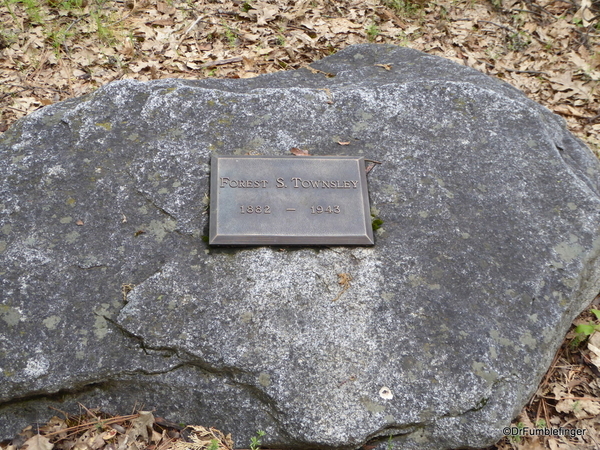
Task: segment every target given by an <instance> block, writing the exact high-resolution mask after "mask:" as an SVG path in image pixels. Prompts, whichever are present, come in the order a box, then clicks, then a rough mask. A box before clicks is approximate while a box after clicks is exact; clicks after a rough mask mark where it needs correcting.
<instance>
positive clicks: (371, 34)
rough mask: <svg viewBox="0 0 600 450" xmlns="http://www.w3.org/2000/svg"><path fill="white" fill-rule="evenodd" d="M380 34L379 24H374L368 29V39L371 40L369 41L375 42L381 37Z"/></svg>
mask: <svg viewBox="0 0 600 450" xmlns="http://www.w3.org/2000/svg"><path fill="white" fill-rule="evenodd" d="M379 33H380V31H379V27H378V26H377V24H375V23H372V24H371V25H369V26H368V27H367V39H369V41H371V42H373V41H374V40H375V38H376V37H377V36H379Z"/></svg>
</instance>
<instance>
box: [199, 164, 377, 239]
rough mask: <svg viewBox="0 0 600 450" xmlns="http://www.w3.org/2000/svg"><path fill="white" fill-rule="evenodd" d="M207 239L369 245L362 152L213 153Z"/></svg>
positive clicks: (367, 198)
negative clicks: (266, 154)
mask: <svg viewBox="0 0 600 450" xmlns="http://www.w3.org/2000/svg"><path fill="white" fill-rule="evenodd" d="M210 170H211V176H210V178H211V182H210V184H211V185H210V209H209V211H210V228H209V231H210V232H209V244H210V245H280V244H284V245H373V243H374V241H373V230H372V226H371V214H370V208H369V195H368V192H367V179H366V172H365V163H364V159H363V158H361V157H356V156H310V157H296V156H249V155H245V156H213V158H212V160H211V168H210Z"/></svg>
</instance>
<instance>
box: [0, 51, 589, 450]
mask: <svg viewBox="0 0 600 450" xmlns="http://www.w3.org/2000/svg"><path fill="white" fill-rule="evenodd" d="M376 64H391V70H389V71H388V70H385V68H383V67H381V66H376ZM313 67H315V68H316V69H319V70H320V71H322V72H328V73H331V74H335V76H334V77H327V76H325V75H324V74H323V73H311V72H309V71H308V70H298V71H295V72H286V73H279V74H275V75H269V76H262V77H258V78H255V79H250V80H198V81H184V80H159V81H155V82H149V83H139V82H134V81H119V82H115V83H111V84H109V85H107V86H105V87H103V88H101V89H99V90H98V91H97V92H95V93H93V94H91V95H87V96H85V97H82V98H77V99H73V100H69V101H65V102H62V103H59V104H56V105H52V106H49V107H46V108H44V109H42V110H40V111H37V112H35V113H34V114H31V115H30V116H28V117H26V118H24V119H23V120H21V121H19V122H18V123H17V124H15V125H14V126H13V127H12V128H11V129H10V130H9V131H8V132H7V133H5V135H4V136H3V137H2V140H1V141H0V154H1V156H2V157H1V159H0V183H1V184H0V283H1V287H0V290H1V294H0V295H1V297H0V437H1V438H6V437H11V436H12V435H13V434H14V433H15V432H16V431H18V429H19V427H22V426H25V425H26V424H28V423H29V422H32V421H44V420H47V419H48V418H49V417H50V416H51V415H52V414H53V413H52V411H49V410H48V409H47V407H48V406H49V405H54V406H58V407H59V408H60V409H62V410H65V409H71V410H72V409H75V410H76V409H77V406H76V403H75V402H76V401H80V402H83V403H84V404H86V405H87V406H89V407H102V408H104V409H106V410H108V411H113V412H117V411H120V412H123V411H130V410H131V408H132V407H133V406H134V405H137V406H138V408H146V409H148V408H157V410H158V413H160V414H161V415H163V416H165V417H167V418H168V419H171V420H173V421H176V422H187V423H198V424H203V425H210V426H216V427H219V428H221V429H222V430H223V431H225V432H231V433H233V434H234V438H235V439H236V442H237V444H238V446H247V442H248V439H249V437H250V436H251V435H253V434H254V433H255V432H256V430H257V429H264V430H265V431H266V432H267V435H266V437H265V439H264V442H265V443H268V444H270V445H271V446H274V447H284V446H288V447H293V446H296V447H299V446H305V445H308V446H311V447H313V448H314V447H323V448H325V447H331V448H336V447H345V448H353V447H358V446H360V445H361V444H363V443H365V442H366V441H369V440H374V439H377V438H378V437H382V438H387V437H388V436H389V435H393V436H395V437H396V440H395V441H394V442H395V446H396V448H402V449H417V448H418V449H444V448H455V447H459V446H474V447H478V446H484V445H489V444H491V443H493V442H495V441H496V440H498V439H499V438H500V437H501V430H502V427H504V426H506V425H507V424H508V423H509V422H510V420H511V419H512V418H513V417H514V416H515V415H516V414H517V413H518V412H519V410H520V409H521V407H522V406H523V404H524V403H525V402H526V401H527V400H528V398H529V397H530V395H531V394H532V393H533V392H534V391H535V389H536V387H537V384H538V382H539V381H540V379H541V377H542V375H543V374H544V372H545V370H546V368H547V367H548V365H549V364H550V362H551V360H552V357H553V355H554V353H555V351H556V349H557V348H558V346H559V345H560V343H561V342H562V340H563V337H564V333H565V332H566V330H567V329H568V326H569V324H570V322H571V321H572V319H573V318H574V317H575V316H576V315H577V314H578V313H579V312H580V311H581V310H582V309H583V308H584V307H585V305H586V304H587V303H589V302H590V301H591V300H592V299H593V297H594V295H595V294H597V293H598V291H599V290H600V264H599V260H598V254H599V252H600V168H599V164H598V161H597V160H596V159H595V158H594V156H593V155H592V154H591V152H590V151H589V150H588V149H587V148H585V146H584V145H583V144H582V143H581V142H579V141H578V140H576V139H575V138H573V137H572V136H571V135H570V134H569V133H568V132H567V131H566V129H565V125H564V123H563V121H562V119H560V118H559V117H557V116H555V115H553V114H551V113H550V112H549V111H548V110H546V109H545V108H543V107H541V106H539V105H537V104H535V103H534V102H532V101H530V100H528V99H527V98H525V97H524V96H523V95H522V94H521V93H520V92H519V91H517V90H515V89H514V88H512V87H510V86H508V85H507V84H504V83H502V82H499V81H497V80H494V79H491V78H489V77H487V76H485V75H483V74H481V73H479V72H476V71H474V70H471V69H469V68H466V67H462V66H458V65H456V64H454V63H451V62H449V61H446V60H444V59H440V58H437V57H432V56H428V55H425V54H423V53H419V52H417V51H413V50H409V49H405V48H398V47H393V46H374V45H363V46H354V47H350V48H348V49H346V50H344V51H342V52H340V53H338V54H336V55H334V56H331V57H328V58H326V59H324V60H322V61H320V62H318V63H316V64H314V65H313ZM338 141H348V142H350V145H347V146H341V145H339V144H338ZM292 147H301V148H306V149H309V150H310V152H311V153H312V154H315V155H345V154H351V155H364V156H365V157H366V158H369V159H372V160H377V161H380V162H381V164H380V165H377V166H376V167H375V168H374V169H373V170H372V171H371V172H370V173H369V175H368V181H369V190H370V197H371V204H372V209H373V214H374V215H375V216H377V217H378V218H380V219H381V220H382V221H383V226H382V227H381V228H380V229H379V230H378V231H377V233H376V244H375V246H374V247H372V248H347V247H332V248H288V249H283V250H281V249H279V248H268V247H265V248H247V249H219V248H208V247H207V245H206V244H205V242H204V241H203V239H202V238H203V236H205V235H207V234H208V229H207V227H208V225H207V224H208V211H207V210H206V205H207V195H208V194H209V192H208V188H209V186H208V179H209V171H210V167H209V161H210V155H211V153H217V154H244V153H247V152H250V151H256V152H259V153H261V154H266V155H276V154H289V153H288V151H289V149H290V148H292ZM342 273H345V274H349V275H350V276H351V277H352V281H351V285H350V288H349V289H348V290H346V291H345V292H343V294H342V295H341V296H340V297H339V299H338V300H336V301H333V300H334V299H335V298H336V297H337V296H338V294H339V293H340V291H341V289H342V287H341V286H340V285H339V284H338V280H339V278H338V274H342ZM131 288H132V289H131ZM130 289H131V290H130ZM382 388H388V389H389V390H390V391H391V394H392V395H393V397H392V398H389V397H390V395H382V394H381V393H382V391H381V390H382Z"/></svg>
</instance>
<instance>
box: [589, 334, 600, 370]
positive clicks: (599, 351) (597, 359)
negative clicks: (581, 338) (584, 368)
mask: <svg viewBox="0 0 600 450" xmlns="http://www.w3.org/2000/svg"><path fill="white" fill-rule="evenodd" d="M588 350H589V351H590V360H591V361H592V364H594V365H595V366H596V367H597V368H598V369H600V332H598V331H595V332H594V333H593V334H592V335H591V336H590V338H589V340H588Z"/></svg>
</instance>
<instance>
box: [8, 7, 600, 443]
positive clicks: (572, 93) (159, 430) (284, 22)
mask: <svg viewBox="0 0 600 450" xmlns="http://www.w3.org/2000/svg"><path fill="white" fill-rule="evenodd" d="M365 42H376V43H392V44H396V45H403V46H406V47H410V48H414V49H417V50H422V51H424V52H426V53H429V54H433V55H439V56H443V57H446V58H448V59H451V60H453V61H455V62H458V63H459V64H464V65H467V66H470V67H473V68H475V69H477V70H480V71H481V72H484V73H487V74H489V75H491V76H494V77H497V78H500V79H502V80H504V81H506V82H508V83H510V84H512V85H513V86H515V87H517V88H518V89H520V90H522V91H523V92H525V94H526V95H528V96H529V97H530V98H531V99H533V100H535V101H537V102H539V103H541V104H543V105H545V106H546V107H548V108H549V109H550V110H552V111H554V112H555V113H557V114H560V115H561V116H563V117H564V118H565V120H566V121H567V124H568V127H569V129H570V130H571V131H572V132H573V133H574V134H575V135H577V136H578V137H579V138H580V139H582V140H583V141H585V142H586V143H587V144H588V146H589V147H590V148H591V149H592V151H594V152H595V153H596V155H598V156H600V95H599V90H600V1H599V0H540V1H535V0H491V1H485V0H440V1H435V2H428V1H427V0H348V1H344V2H336V1H332V0H299V1H291V0H221V1H220V0H204V1H192V0H189V1H185V2H184V1H178V0H167V1H159V0H118V1H106V0H23V1H18V0H0V133H3V132H4V131H6V130H7V129H8V128H9V127H10V126H11V125H12V124H13V123H14V122H15V121H16V120H17V119H19V118H20V117H23V116H25V115H26V114H29V113H30V112H32V111H34V110H36V109H39V108H43V107H44V106H47V105H50V104H52V103H56V102H58V101H61V100H65V99H67V98H72V97H76V96H80V95H84V94H87V93H89V92H92V91H94V90H95V89H97V88H98V87H100V86H102V85H104V84H106V83H108V82H110V81H114V80H117V79H124V78H130V79H136V80H142V81H143V80H151V79H159V78H170V77H177V78H188V79H198V78H207V77H217V78H251V77H255V76H258V75H261V74H265V73H272V72H277V71H281V70H289V69H297V68H301V67H307V66H308V65H309V64H310V63H312V62H314V61H316V60H319V59H322V58H323V57H325V56H327V55H330V54H332V53H335V52H336V51H338V50H341V49H342V48H344V47H346V46H348V45H352V44H357V43H365ZM382 70H393V67H382ZM599 302H600V297H599V298H597V299H596V300H595V305H596V307H597V305H598V303H599ZM597 323H598V320H597V317H595V316H594V315H593V314H592V313H591V312H590V311H586V312H584V313H583V314H582V315H581V316H580V317H578V318H577V319H576V320H575V322H574V326H576V325H581V324H584V325H589V326H591V328H590V327H588V328H587V329H588V330H589V333H587V334H582V333H578V332H576V331H575V328H573V330H572V331H570V332H569V334H568V335H567V337H566V339H565V342H564V344H563V346H562V347H561V349H560V350H559V352H558V353H557V355H556V358H555V360H554V362H553V364H552V367H551V368H550V370H549V371H548V373H547V375H546V376H545V378H544V380H543V381H542V384H541V385H540V387H539V388H538V391H537V393H536V394H535V396H534V397H533V398H532V399H531V401H530V402H529V404H528V405H526V407H525V408H524V409H523V411H522V412H521V414H520V415H519V417H518V418H517V419H515V421H514V423H513V426H514V427H515V428H517V429H525V427H528V428H529V429H536V428H537V429H544V428H549V429H556V428H560V427H563V428H570V429H585V430H586V432H585V434H584V435H583V436H574V437H571V436H522V437H520V436H513V437H510V438H508V437H507V438H505V439H503V440H502V441H500V442H499V443H498V444H496V445H495V446H494V447H491V448H490V449H488V450H492V449H498V450H507V449H522V450H537V449H551V450H559V449H560V450H569V449H599V448H600V420H599V419H598V416H599V415H600V380H599V379H600V369H599V365H600V331H598V330H597V328H596V327H595V325H597ZM598 328H600V327H598ZM49 415H50V414H49ZM150 416H152V414H151V413H148V412H138V413H136V414H133V415H130V416H114V417H111V416H107V415H104V414H102V413H99V412H94V411H86V412H85V413H83V414H82V415H81V416H79V417H72V416H69V415H66V416H65V417H64V418H63V419H60V418H58V416H57V417H54V418H52V419H51V420H50V422H49V423H48V424H46V425H44V426H41V427H40V428H39V429H38V428H36V427H33V426H32V427H30V428H28V429H26V430H24V431H23V432H22V433H21V434H19V435H18V436H17V437H16V438H15V440H13V441H12V442H9V443H6V442H5V443H2V445H1V447H2V449H5V450H20V449H25V447H26V448H28V449H29V450H52V449H54V448H56V449H59V450H72V449H75V448H76V450H84V449H85V450H90V449H92V450H100V449H106V450H125V449H127V450H134V449H142V448H149V449H152V450H168V449H171V448H174V447H176V446H177V445H179V444H177V443H178V442H179V443H180V444H181V446H180V447H176V448H177V449H179V450H183V449H184V448H190V449H192V450H203V449H204V448H208V449H209V450H219V449H231V446H232V443H231V440H230V438H227V437H225V436H223V434H222V433H220V432H218V431H217V430H214V429H210V428H208V429H207V428H203V427H200V426H197V427H192V428H188V429H187V431H184V430H183V429H181V427H178V426H174V424H170V425H168V423H167V422H164V421H161V420H157V419H154V416H152V418H150ZM144 420H145V421H146V422H143V421H144ZM90 422H91V423H90ZM142 423H145V425H143V424H142ZM474 426H476V424H474ZM143 430H145V432H144V431H143ZM17 431H18V430H15V433H17ZM38 432H39V433H38ZM36 436H37V437H36ZM211 436H212V437H211ZM194 439H197V440H198V442H197V441H194ZM207 439H208V440H207Z"/></svg>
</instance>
